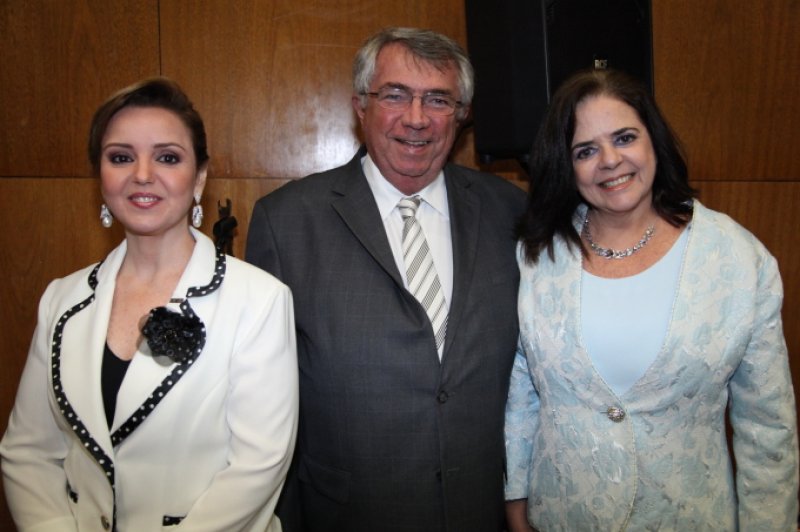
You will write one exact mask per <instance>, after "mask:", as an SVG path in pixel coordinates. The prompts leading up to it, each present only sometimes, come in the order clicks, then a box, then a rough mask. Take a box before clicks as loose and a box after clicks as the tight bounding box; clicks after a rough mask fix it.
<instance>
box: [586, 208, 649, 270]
mask: <svg viewBox="0 0 800 532" xmlns="http://www.w3.org/2000/svg"><path fill="white" fill-rule="evenodd" d="M655 232H656V226H655V225H651V226H650V227H648V228H647V230H646V231H645V232H644V235H642V238H640V239H639V241H638V242H637V243H636V244H634V245H633V247H629V248H626V249H623V250H616V249H611V248H604V247H600V246H598V245H597V244H595V243H594V240H592V233H591V232H589V215H588V214H587V215H586V218H584V219H583V236H585V237H586V241H587V242H588V243H589V247H590V248H592V251H593V252H594V253H595V255H598V256H600V257H603V258H604V259H624V258H627V257H630V256H631V255H633V254H634V253H636V252H637V251H639V250H640V249H642V248H643V247H644V246H645V245H646V244H647V243H648V242H650V239H651V238H653V235H654V234H655Z"/></svg>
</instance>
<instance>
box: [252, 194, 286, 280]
mask: <svg viewBox="0 0 800 532" xmlns="http://www.w3.org/2000/svg"><path fill="white" fill-rule="evenodd" d="M245 260H246V261H247V262H249V263H250V264H253V265H255V266H258V267H259V268H261V269H262V270H265V271H267V272H269V273H271V274H272V275H274V276H275V277H277V278H279V279H282V277H281V267H280V259H279V256H278V249H277V243H276V242H275V236H274V234H273V231H272V225H271V224H270V220H269V216H267V209H266V202H265V200H264V199H262V200H260V201H258V202H256V204H255V206H254V207H253V215H252V216H251V218H250V226H249V228H248V230H247V244H246V246H245Z"/></svg>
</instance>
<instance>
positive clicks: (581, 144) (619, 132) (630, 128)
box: [570, 126, 640, 151]
mask: <svg viewBox="0 0 800 532" xmlns="http://www.w3.org/2000/svg"><path fill="white" fill-rule="evenodd" d="M626 131H635V132H636V133H639V132H640V129H639V128H638V127H636V126H626V127H621V128H619V129H617V130H615V131H612V132H611V136H612V137H616V136H618V135H622V134H623V133H625V132H626ZM593 143H594V141H592V140H587V141H584V142H579V143H577V144H575V145H573V146H572V147H571V148H570V151H574V150H575V149H576V148H583V147H586V146H589V145H591V144H593Z"/></svg>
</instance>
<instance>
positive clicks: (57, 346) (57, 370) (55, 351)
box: [50, 263, 115, 493]
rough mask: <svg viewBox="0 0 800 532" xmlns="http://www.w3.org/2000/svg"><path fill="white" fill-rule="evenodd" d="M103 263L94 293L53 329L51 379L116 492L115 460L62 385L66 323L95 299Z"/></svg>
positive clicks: (93, 277)
mask: <svg viewBox="0 0 800 532" xmlns="http://www.w3.org/2000/svg"><path fill="white" fill-rule="evenodd" d="M101 264H102V263H100V264H98V265H97V266H95V267H94V269H93V270H92V272H91V273H90V274H89V279H88V282H89V287H90V288H91V289H92V295H90V296H89V297H87V298H86V299H84V300H83V301H81V302H80V303H78V304H77V305H75V306H74V307H72V308H71V309H69V310H68V311H66V312H65V313H64V314H63V315H62V316H61V318H60V319H59V320H58V323H57V324H56V328H55V330H54V331H53V342H52V345H51V349H52V350H51V352H50V353H51V354H50V363H51V367H52V377H51V380H52V385H53V393H54V395H55V397H56V402H57V403H58V408H59V410H60V411H61V415H62V416H64V419H65V420H66V421H67V423H69V426H70V428H71V429H72V431H73V432H74V433H75V435H76V436H77V437H78V439H79V440H80V442H81V443H82V444H83V447H84V448H85V449H86V451H87V452H88V453H89V454H90V455H91V456H92V458H94V460H95V461H96V462H97V464H98V465H99V466H100V467H101V468H102V469H103V472H104V473H105V475H106V479H107V480H108V483H109V484H110V485H111V491H112V493H113V492H115V486H114V461H113V460H112V459H111V458H110V457H109V456H108V455H107V454H106V453H105V452H103V449H102V448H101V447H100V445H98V443H97V441H96V440H95V439H94V438H92V436H91V434H89V431H88V430H86V426H85V425H84V424H83V422H82V421H81V419H80V418H79V417H78V414H77V413H76V412H75V410H74V409H73V408H72V405H71V404H70V402H69V401H68V400H67V396H66V394H65V393H64V388H63V386H62V385H61V340H62V339H63V336H64V326H65V325H66V323H67V320H69V319H70V318H71V317H72V316H74V315H75V314H77V313H78V312H80V311H81V310H83V309H85V308H86V307H87V306H89V305H90V304H91V303H92V302H93V301H94V291H95V289H96V288H97V271H98V270H99V269H100V265H101Z"/></svg>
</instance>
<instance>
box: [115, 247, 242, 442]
mask: <svg viewBox="0 0 800 532" xmlns="http://www.w3.org/2000/svg"><path fill="white" fill-rule="evenodd" d="M225 270H226V262H225V253H223V252H222V251H220V250H217V256H216V261H215V265H214V276H213V278H212V279H211V282H210V283H209V284H207V285H205V286H199V287H198V286H195V287H192V288H189V290H188V291H187V292H186V298H185V299H183V300H182V301H181V302H180V309H181V312H183V314H184V315H185V316H187V317H194V316H196V314H195V313H194V310H193V309H192V306H191V305H190V304H189V298H190V297H200V296H205V295H208V294H210V293H212V292H214V291H215V290H216V289H217V288H219V287H220V285H221V284H222V280H223V279H224V278H225ZM201 323H202V322H201ZM202 331H203V334H202V340H201V341H200V342H199V344H198V345H197V347H196V348H195V350H194V352H193V353H192V356H191V357H190V358H189V359H188V360H187V361H186V362H184V363H182V364H177V365H176V366H175V367H174V368H172V371H170V372H169V375H167V376H166V377H165V378H164V380H162V381H161V384H159V385H158V386H157V387H156V389H155V390H153V393H151V394H150V395H149V396H148V398H147V400H146V401H145V402H144V403H143V404H142V405H141V406H140V407H139V409H138V410H137V411H136V412H135V413H134V414H132V415H131V417H129V418H128V419H127V420H125V422H124V423H123V424H122V425H120V426H119V428H118V429H117V430H115V431H114V433H113V434H112V435H111V443H112V444H113V445H114V447H116V446H117V445H119V444H120V443H122V442H123V441H124V440H125V438H127V437H128V436H129V435H130V434H131V433H132V432H133V431H134V430H136V428H137V427H138V426H139V425H141V424H142V422H143V421H144V420H145V419H147V416H149V415H150V414H151V413H152V412H153V410H155V408H156V406H158V403H160V402H161V400H162V399H163V398H164V397H165V396H166V395H167V393H169V391H170V390H171V389H172V387H173V386H175V384H177V383H178V381H180V380H181V378H182V377H183V376H184V374H186V371H187V370H188V369H189V368H190V367H191V365H192V364H193V363H194V361H195V360H196V359H197V357H198V356H200V353H201V351H202V350H203V347H204V346H205V343H206V341H205V338H206V329H205V325H203V329H202Z"/></svg>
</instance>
